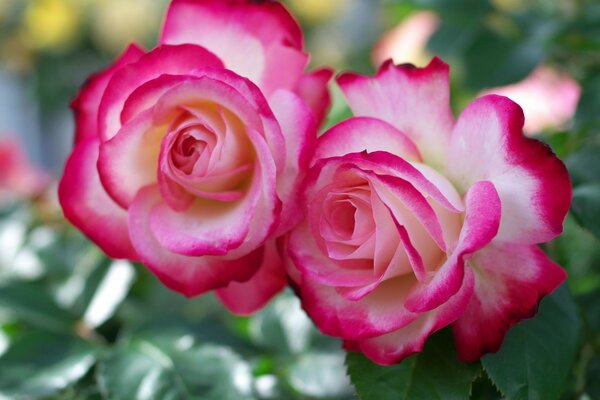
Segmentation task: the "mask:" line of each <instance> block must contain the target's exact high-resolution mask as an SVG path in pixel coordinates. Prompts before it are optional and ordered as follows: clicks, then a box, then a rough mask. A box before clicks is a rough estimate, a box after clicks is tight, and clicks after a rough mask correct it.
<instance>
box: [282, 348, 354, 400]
mask: <svg viewBox="0 0 600 400" xmlns="http://www.w3.org/2000/svg"><path fill="white" fill-rule="evenodd" d="M288 379H289V382H290V385H291V386H292V387H293V388H294V390H296V391H298V392H299V393H301V394H303V395H305V396H310V397H316V398H324V397H326V398H330V397H342V396H349V395H351V394H352V392H353V390H352V386H351V385H350V380H349V379H348V376H347V375H346V374H345V370H344V355H343V353H341V352H338V353H307V354H303V355H301V356H300V357H299V358H298V360H297V361H296V362H295V363H294V365H292V366H291V368H290V370H289V375H288Z"/></svg>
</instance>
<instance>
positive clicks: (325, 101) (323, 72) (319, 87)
mask: <svg viewBox="0 0 600 400" xmlns="http://www.w3.org/2000/svg"><path fill="white" fill-rule="evenodd" d="M332 76H333V70H332V69H330V68H321V69H318V70H316V71H313V72H310V73H308V74H304V75H302V78H300V82H298V87H297V89H296V92H297V93H298V96H300V97H301V98H302V100H304V102H305V103H306V104H307V105H308V106H309V107H310V109H311V110H312V112H313V116H314V118H315V122H316V125H317V126H321V125H322V124H323V122H325V119H326V118H327V113H328V112H329V108H330V107H331V94H330V93H329V88H328V85H329V81H330V80H331V77H332Z"/></svg>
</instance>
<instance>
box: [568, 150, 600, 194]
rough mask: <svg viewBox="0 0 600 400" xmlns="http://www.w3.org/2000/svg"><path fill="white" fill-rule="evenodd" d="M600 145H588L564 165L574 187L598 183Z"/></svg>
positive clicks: (599, 175) (599, 180)
mask: <svg viewBox="0 0 600 400" xmlns="http://www.w3.org/2000/svg"><path fill="white" fill-rule="evenodd" d="M598 160H600V145H598V144H594V143H588V144H586V145H584V146H583V147H582V148H581V150H579V151H577V152H576V153H573V154H572V155H571V156H570V157H569V158H568V159H567V160H566V162H565V163H566V165H567V169H568V170H569V174H570V175H571V179H572V180H573V185H574V186H579V185H584V184H588V183H593V182H600V162H598Z"/></svg>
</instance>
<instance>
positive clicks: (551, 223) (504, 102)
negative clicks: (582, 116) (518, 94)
mask: <svg viewBox="0 0 600 400" xmlns="http://www.w3.org/2000/svg"><path fill="white" fill-rule="evenodd" d="M522 127H523V112H522V110H521V108H520V107H519V106H518V105H517V104H515V103H514V102H512V101H511V100H509V99H508V98H506V97H502V96H494V95H490V96H485V97H482V98H479V99H477V100H475V101H474V102H473V103H472V104H471V105H470V106H469V107H467V108H466V109H465V110H464V111H463V113H462V114H461V116H460V118H459V121H458V123H457V124H456V127H455V129H454V132H453V136H452V141H451V144H450V149H449V157H448V164H447V166H446V169H447V176H448V177H449V178H450V179H452V180H453V181H454V183H455V184H456V185H457V186H458V187H459V188H462V189H463V190H464V189H466V188H468V187H469V186H471V185H472V184H473V183H474V182H477V181H479V180H488V181H491V182H492V183H493V184H494V186H495V187H496V189H497V190H498V195H499V196H500V200H501V202H502V220H501V222H500V231H499V232H498V236H497V240H499V241H511V242H517V243H524V244H525V243H526V244H533V243H540V242H545V241H548V240H551V239H552V238H554V237H556V236H557V235H558V234H560V232H562V224H563V221H564V218H565V216H566V214H567V212H568V210H569V205H570V201H571V186H570V180H569V175H568V173H567V170H566V168H565V166H564V165H563V163H562V162H561V161H560V160H559V159H558V158H556V156H555V155H554V154H553V153H552V151H551V150H550V148H549V147H548V146H546V145H545V144H543V143H541V142H539V141H537V140H534V139H528V138H525V137H524V136H523V134H522Z"/></svg>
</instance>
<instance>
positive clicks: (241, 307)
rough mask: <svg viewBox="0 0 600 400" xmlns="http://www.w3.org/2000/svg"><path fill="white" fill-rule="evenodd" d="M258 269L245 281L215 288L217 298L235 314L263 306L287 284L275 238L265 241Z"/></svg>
mask: <svg viewBox="0 0 600 400" xmlns="http://www.w3.org/2000/svg"><path fill="white" fill-rule="evenodd" d="M264 247H265V250H264V253H265V254H264V257H263V263H262V265H261V266H260V269H259V270H258V271H257V272H256V273H255V274H254V275H253V276H252V278H250V279H249V280H247V281H245V282H231V283H230V284H229V285H228V286H227V287H225V288H221V289H217V291H216V294H217V297H218V298H219V300H221V302H222V303H223V304H224V305H225V306H226V307H227V309H228V310H229V311H231V312H232V313H234V314H237V315H250V314H253V313H254V312H256V311H257V310H259V309H261V308H262V307H264V306H265V305H266V304H267V303H268V301H269V300H271V298H273V297H274V296H275V295H276V294H277V293H279V292H280V291H281V290H282V289H283V288H284V287H285V285H286V284H287V276H286V274H285V269H284V266H283V260H282V257H281V254H280V253H279V250H278V249H277V245H276V243H275V240H271V241H268V242H267V243H265V246H264Z"/></svg>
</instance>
